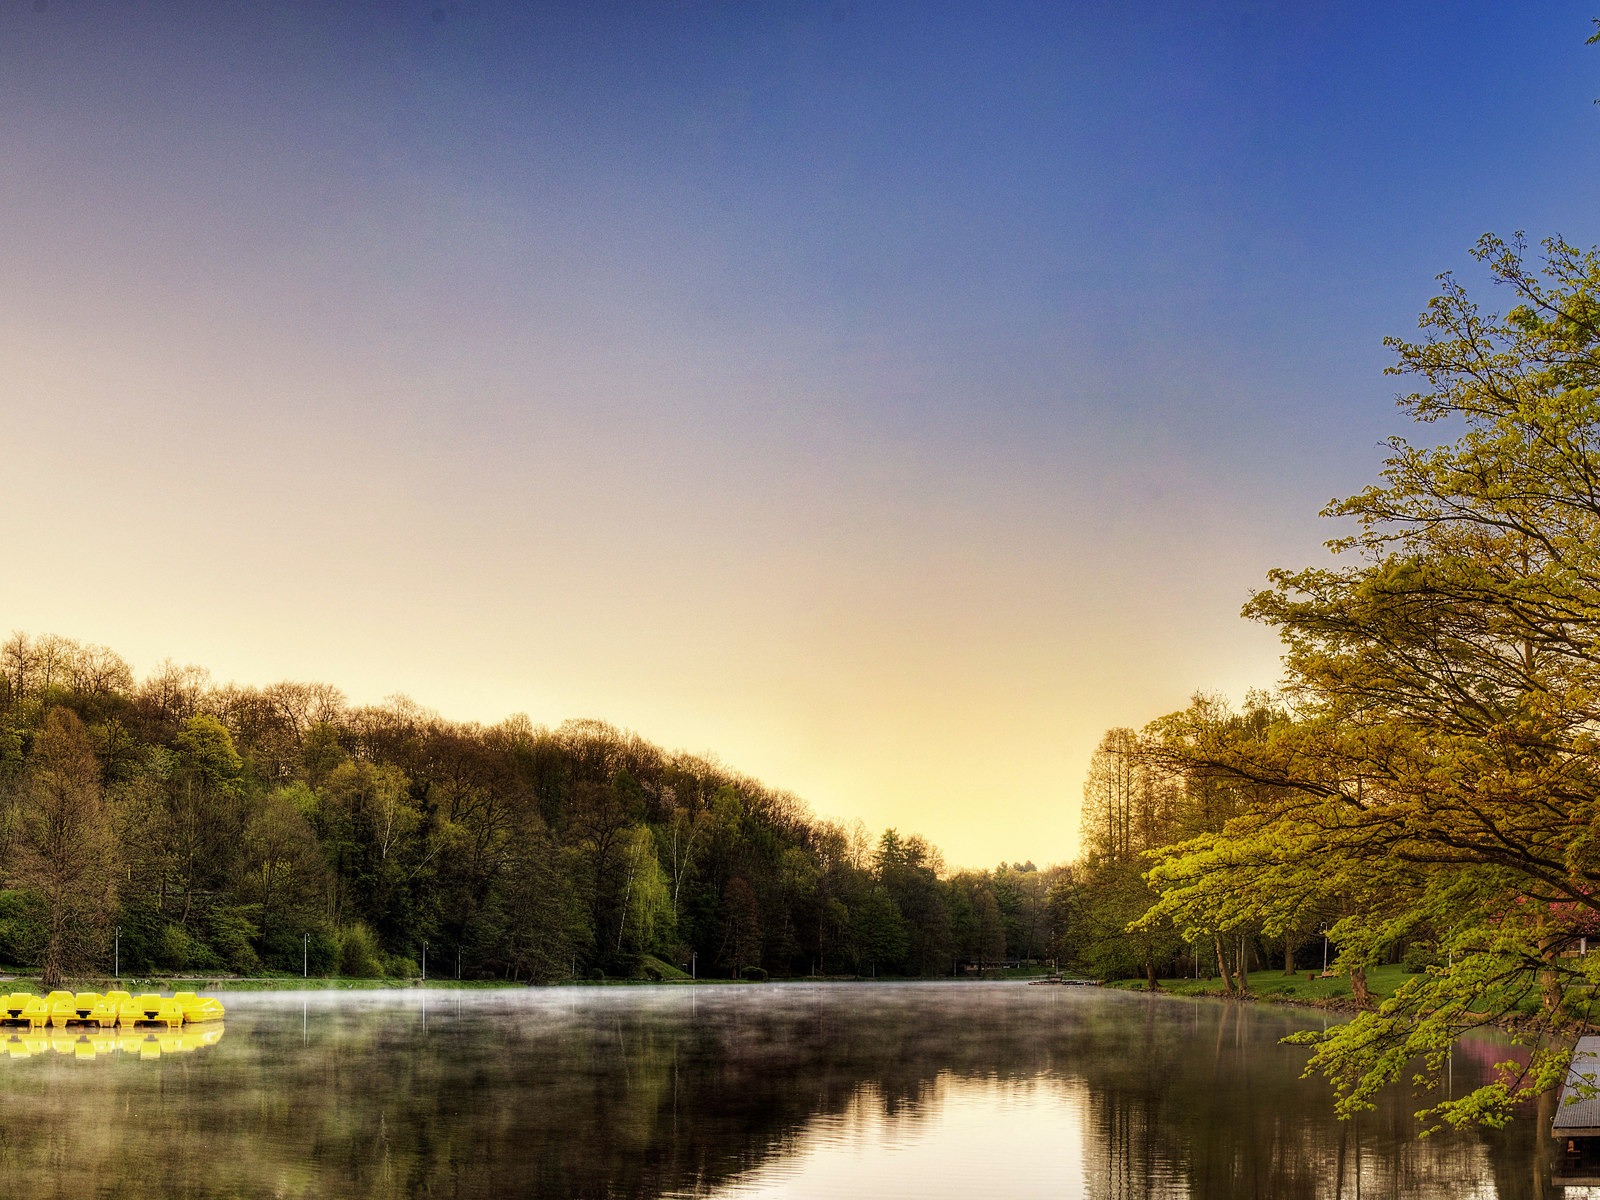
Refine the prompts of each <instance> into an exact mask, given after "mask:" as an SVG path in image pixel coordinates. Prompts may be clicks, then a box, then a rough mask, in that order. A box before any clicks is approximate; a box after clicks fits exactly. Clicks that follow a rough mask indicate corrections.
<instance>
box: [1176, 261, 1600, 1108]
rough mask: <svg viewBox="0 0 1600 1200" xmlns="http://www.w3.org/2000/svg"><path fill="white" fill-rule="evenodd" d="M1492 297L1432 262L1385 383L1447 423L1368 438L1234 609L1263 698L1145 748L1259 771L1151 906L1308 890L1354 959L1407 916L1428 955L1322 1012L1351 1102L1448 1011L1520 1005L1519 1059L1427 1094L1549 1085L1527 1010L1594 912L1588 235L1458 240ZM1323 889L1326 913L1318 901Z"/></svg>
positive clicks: (1598, 709) (1595, 696)
mask: <svg viewBox="0 0 1600 1200" xmlns="http://www.w3.org/2000/svg"><path fill="white" fill-rule="evenodd" d="M1474 256H1475V257H1476V259H1477V260H1478V261H1479V262H1480V263H1482V264H1484V265H1485V266H1486V267H1487V269H1488V271H1489V273H1490V275H1491V276H1492V278H1493V280H1494V282H1495V283H1496V285H1498V286H1499V287H1500V288H1503V289H1504V290H1505V291H1506V292H1507V293H1509V297H1510V299H1511V301H1512V303H1511V304H1510V305H1509V306H1507V308H1506V309H1505V311H1504V312H1503V313H1498V314H1496V313H1491V312H1487V311H1485V310H1483V309H1482V308H1480V307H1479V305H1478V304H1477V303H1476V302H1475V301H1473V300H1472V299H1471V298H1470V297H1469V295H1468V292H1467V290H1466V288H1465V287H1464V286H1462V285H1461V284H1460V283H1459V282H1458V281H1457V280H1455V279H1454V278H1452V277H1449V276H1445V277H1444V278H1443V283H1444V287H1443V291H1442V292H1441V294H1440V295H1439V296H1438V297H1437V298H1435V299H1434V300H1433V301H1432V303H1431V304H1430V305H1429V307H1428V309H1427V311H1426V312H1425V313H1424V314H1423V316H1422V318H1421V322H1420V327H1421V337H1420V338H1419V339H1418V340H1416V341H1410V340H1406V339H1399V338H1396V339H1391V341H1390V345H1391V346H1392V347H1393V348H1394V350H1395V351H1396V354H1397V356H1398V362H1397V363H1396V364H1395V366H1394V367H1393V368H1392V370H1393V371H1394V372H1395V373H1398V374H1402V375H1405V376H1408V377H1410V378H1412V379H1415V380H1417V381H1418V386H1417V390H1415V391H1414V392H1412V393H1410V394H1408V395H1406V396H1404V397H1403V398H1402V400H1401V405H1402V407H1403V408H1404V409H1405V410H1406V411H1407V412H1408V413H1409V414H1410V415H1411V416H1412V417H1413V418H1414V419H1415V420H1416V421H1417V422H1419V423H1421V424H1424V425H1431V426H1435V427H1437V428H1439V429H1441V430H1442V431H1444V432H1445V433H1446V435H1447V439H1446V440H1444V441H1443V442H1442V443H1440V444H1438V445H1432V446H1417V445H1413V444H1412V443H1411V442H1410V441H1407V440H1406V439H1403V438H1396V439H1394V440H1393V441H1392V442H1391V443H1390V454H1389V457H1388V460H1387V463H1386V466H1385V468H1384V471H1383V475H1382V479H1381V481H1380V482H1379V483H1376V484H1374V485H1373V486H1371V487H1369V488H1367V489H1366V490H1364V491H1362V492H1360V493H1358V494H1356V495H1354V496H1352V497H1350V498H1348V499H1346V500H1343V501H1338V502H1336V503H1334V504H1332V505H1331V506H1330V507H1329V508H1328V510H1327V515H1329V516H1332V517H1335V518H1340V519H1343V520H1346V521H1349V522H1351V523H1352V531H1351V532H1350V533H1349V534H1348V535H1346V536H1344V537H1342V538H1340V539H1338V540H1337V541H1335V542H1333V543H1331V546H1332V548H1333V549H1334V550H1335V551H1337V552H1338V557H1339V558H1340V559H1342V560H1343V562H1342V563H1341V564H1337V565H1334V566H1329V567H1317V568H1310V569H1306V570H1300V571H1277V572H1274V573H1273V574H1272V576H1271V584H1272V586H1271V587H1270V588H1268V589H1267V590H1265V591H1263V592H1261V593H1259V594H1257V595H1256V596H1255V597H1254V598H1253V599H1252V600H1251V602H1250V604H1249V605H1248V606H1247V608H1246V612H1247V613H1248V614H1249V615H1250V616H1252V617H1255V618H1256V619H1258V620H1262V621H1265V622H1267V623H1269V624H1271V625H1273V626H1275V627H1276V628H1277V629H1278V630H1279V632H1280V633H1281V635H1282V637H1283V640H1284V643H1285V646H1286V655H1285V665H1286V681H1285V687H1284V693H1283V697H1284V702H1285V704H1286V706H1287V712H1286V713H1285V715H1284V719H1283V720H1282V721H1280V722H1278V723H1277V724H1276V725H1275V726H1274V727H1272V728H1263V729H1257V730H1253V731H1241V735H1240V736H1235V737H1233V738H1232V739H1231V741H1230V740H1229V739H1221V740H1216V739H1213V740H1212V741H1211V742H1210V743H1209V744H1208V743H1207V741H1206V739H1205V738H1204V736H1202V734H1201V732H1199V731H1197V730H1196V728H1195V727H1194V726H1193V724H1192V723H1191V724H1190V725H1189V727H1187V728H1184V723H1183V722H1182V721H1177V722H1172V723H1169V724H1168V726H1167V728H1166V730H1165V737H1164V745H1165V748H1166V750H1167V751H1168V752H1169V753H1170V754H1171V755H1172V756H1173V757H1174V758H1175V759H1176V760H1178V761H1180V762H1183V763H1185V764H1187V766H1188V767H1189V768H1190V769H1191V770H1192V771H1196V772H1218V773H1222V774H1225V775H1227V776H1229V777H1230V778H1232V779H1235V780H1237V781H1242V782H1245V783H1248V784H1249V785H1251V787H1252V788H1253V789H1254V790H1253V791H1252V792H1251V794H1250V795H1249V797H1248V798H1247V803H1246V805H1245V807H1244V809H1243V810H1242V811H1241V812H1240V813H1239V815H1237V816H1236V817H1235V818H1234V819H1233V820H1231V821H1229V822H1228V823H1227V824H1225V826H1224V827H1223V828H1222V830H1221V831H1220V832H1219V833H1217V834H1212V835H1207V836H1203V837H1199V838H1195V839H1191V840H1189V841H1187V842H1184V843H1180V844H1179V845H1177V846H1176V847H1174V848H1173V849H1172V850H1171V851H1169V852H1168V853H1167V854H1166V855H1165V858H1164V861H1163V862H1162V863H1161V864H1160V865H1159V866H1158V867H1157V869H1156V871H1155V872H1154V875H1153V878H1154V880H1155V882H1156V884H1157V886H1158V887H1161V888H1163V889H1164V891H1165V898H1164V900H1163V905H1162V908H1163V911H1165V912H1166V913H1168V914H1169V915H1171V916H1173V917H1174V918H1175V919H1178V920H1180V921H1184V922H1189V923H1194V922H1197V921H1201V920H1205V921H1209V922H1211V923H1213V924H1215V923H1217V922H1223V921H1242V920H1244V919H1246V918H1247V917H1254V918H1256V919H1259V920H1261V921H1263V922H1269V923H1272V922H1275V923H1277V924H1278V925H1280V926H1282V927H1284V928H1287V927H1288V926H1289V925H1291V924H1293V923H1295V922H1303V920H1304V918H1305V916H1306V915H1307V914H1310V913H1316V912H1319V911H1323V912H1328V913H1329V915H1330V916H1332V917H1333V918H1334V919H1335V920H1336V922H1337V923H1336V924H1335V926H1334V936H1335V938H1336V940H1338V941H1339V942H1340V944H1341V946H1342V947H1343V950H1344V957H1345V959H1346V961H1347V963H1348V964H1349V965H1350V966H1352V967H1360V966H1361V965H1363V963H1364V962H1366V961H1370V960H1371V959H1372V958H1373V957H1375V956H1377V955H1379V954H1382V953H1384V952H1385V951H1388V950H1392V949H1393V948H1394V947H1395V946H1397V945H1398V944H1400V943H1402V942H1406V941H1411V942H1416V941H1422V942H1424V943H1427V944H1430V945H1432V946H1433V947H1435V948H1436V954H1437V958H1438V959H1439V960H1440V965H1438V966H1436V967H1434V968H1433V969H1431V970H1430V971H1429V972H1427V973H1426V974H1423V975H1419V976H1417V977H1416V978H1415V979H1414V980H1413V981H1411V982H1410V983H1408V984H1407V985H1406V986H1405V987H1403V988H1402V989H1401V990H1400V992H1399V993H1398V994H1397V995H1396V996H1394V997H1393V998H1392V999H1391V1000H1388V1001H1385V1002H1384V1003H1383V1004H1382V1005H1381V1006H1378V1007H1377V1008H1376V1009H1374V1010H1373V1011H1370V1012H1367V1013H1364V1014H1362V1015H1361V1016H1360V1017H1358V1018H1357V1019H1356V1020H1355V1021H1353V1022H1351V1023H1349V1024H1348V1025H1345V1026H1342V1027H1340V1028H1337V1029H1335V1030H1333V1031H1330V1033H1329V1034H1328V1035H1327V1036H1326V1037H1325V1038H1319V1039H1317V1040H1318V1042H1319V1046H1318V1049H1317V1052H1316V1054H1315V1056H1314V1058H1313V1060H1312V1061H1313V1065H1314V1067H1315V1068H1317V1069H1319V1070H1321V1071H1323V1072H1324V1073H1325V1074H1327V1075H1328V1076H1329V1077H1330V1078H1331V1079H1332V1080H1333V1081H1334V1082H1335V1084H1336V1085H1337V1087H1338V1088H1339V1090H1340V1092H1341V1102H1342V1104H1343V1107H1344V1109H1345V1110H1346V1111H1351V1110H1354V1109H1356V1108H1359V1107H1361V1106H1362V1105H1364V1104H1366V1103H1367V1102H1368V1101H1369V1100H1370V1098H1371V1096H1372V1095H1373V1093H1374V1091H1375V1090H1376V1089H1377V1088H1378V1087H1380V1086H1382V1085H1383V1084H1384V1083H1386V1082H1388V1081H1390V1080H1392V1079H1395V1078H1397V1077H1399V1076H1401V1075H1402V1074H1403V1073H1405V1072H1406V1071H1407V1070H1408V1064H1410V1063H1413V1062H1416V1061H1418V1058H1419V1056H1420V1060H1421V1062H1422V1064H1423V1074H1424V1075H1426V1074H1428V1072H1429V1071H1431V1070H1436V1069H1437V1068H1438V1067H1439V1066H1440V1065H1441V1064H1442V1063H1443V1061H1444V1053H1445V1051H1446V1049H1447V1048H1448V1046H1449V1045H1450V1043H1451V1041H1452V1040H1453V1039H1454V1038H1455V1037H1456V1036H1458V1035H1459V1034H1460V1033H1461V1032H1463V1031H1464V1030H1466V1029H1468V1028H1471V1027H1473V1026H1476V1025H1480V1024H1483V1023H1484V1022H1486V1021H1492V1020H1495V1019H1497V1018H1499V1017H1501V1016H1504V1015H1507V1014H1511V1013H1515V1012H1518V1011H1521V1010H1522V1009H1525V1008H1529V1007H1532V1008H1534V1009H1536V1010H1537V1011H1538V1013H1539V1014H1540V1018H1541V1023H1540V1024H1539V1025H1538V1026H1537V1027H1536V1028H1535V1029H1533V1030H1532V1031H1531V1032H1529V1033H1528V1035H1527V1036H1529V1037H1531V1038H1532V1039H1533V1040H1535V1041H1538V1042H1539V1043H1540V1048H1539V1050H1538V1052H1536V1053H1535V1055H1534V1058H1533V1062H1532V1065H1531V1066H1530V1067H1529V1068H1527V1069H1526V1070H1522V1071H1519V1072H1518V1073H1516V1074H1515V1075H1512V1076H1508V1077H1507V1078H1505V1079H1503V1080H1500V1081H1498V1082H1496V1083H1494V1084H1492V1085H1490V1086H1488V1087H1485V1088H1482V1089H1479V1090H1478V1091H1476V1092H1474V1093H1473V1094H1471V1095H1470V1096H1468V1097H1465V1098H1461V1099H1457V1100H1454V1101H1447V1102H1445V1103H1443V1104H1440V1105H1437V1106H1436V1108H1435V1111H1436V1113H1437V1114H1438V1115H1439V1116H1440V1117H1442V1118H1443V1119H1447V1120H1451V1121H1470V1120H1483V1121H1490V1122H1497V1121H1501V1120H1503V1119H1504V1118H1505V1116H1506V1115H1507V1113H1508V1111H1509V1106H1510V1104H1511V1103H1512V1102H1513V1101H1514V1100H1515V1099H1516V1098H1517V1097H1518V1096H1520V1095H1523V1094H1525V1093H1527V1092H1530V1091H1537V1090H1540V1089H1544V1088H1547V1087H1549V1086H1551V1085H1552V1084H1553V1083H1554V1082H1555V1081H1556V1080H1557V1079H1558V1078H1559V1072H1560V1069H1561V1066H1562V1062H1563V1059H1564V1055H1563V1053H1562V1051H1561V1049H1560V1047H1559V1044H1553V1043H1551V1042H1550V1041H1548V1040H1547V1038H1546V1035H1547V1034H1548V1033H1549V1032H1550V1031H1551V1030H1552V1029H1554V1028H1555V1027H1556V1026H1557V1025H1558V1024H1559V1023H1560V1022H1561V1021H1562V1020H1563V1019H1564V1017H1565V1012H1566V1003H1567V1000H1568V997H1569V995H1570V994H1571V990H1570V989H1571V988H1572V987H1573V986H1576V985H1582V986H1584V987H1587V986H1588V985H1589V984H1591V983H1592V982H1593V980H1592V979H1591V978H1590V976H1591V975H1592V974H1593V972H1591V971H1590V970H1589V969H1588V966H1589V963H1590V961H1591V960H1590V959H1587V958H1573V957H1566V956H1565V952H1566V951H1567V950H1569V949H1570V948H1572V947H1575V946H1576V945H1577V943H1578V941H1579V939H1580V938H1581V937H1583V936H1584V935H1585V933H1586V932H1587V930H1588V928H1589V922H1590V921H1591V920H1592V919H1593V915H1594V914H1595V913H1600V760H1597V750H1600V740H1597V738H1600V256H1597V255H1596V253H1595V252H1593V251H1589V252H1581V251H1579V250H1576V249H1574V248H1573V247H1571V246H1569V245H1567V244H1566V243H1564V242H1562V241H1560V240H1551V241H1549V242H1546V243H1545V245H1544V252H1543V254H1542V255H1541V256H1540V258H1539V260H1538V261H1537V262H1535V263H1532V264H1530V262H1529V261H1528V255H1527V252H1526V248H1525V246H1524V245H1523V244H1522V242H1521V241H1520V239H1518V240H1513V241H1511V242H1505V241H1501V240H1499V239H1496V238H1493V237H1486V238H1484V239H1483V240H1482V241H1481V242H1480V243H1479V245H1478V247H1477V248H1476V250H1475V252H1474ZM1330 909H1331V910H1332V911H1330Z"/></svg>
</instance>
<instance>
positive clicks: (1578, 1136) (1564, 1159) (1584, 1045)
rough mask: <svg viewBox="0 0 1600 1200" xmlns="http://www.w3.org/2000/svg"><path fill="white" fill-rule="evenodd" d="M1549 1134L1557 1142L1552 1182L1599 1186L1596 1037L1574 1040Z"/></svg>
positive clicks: (1599, 1055) (1599, 1044) (1599, 1045)
mask: <svg viewBox="0 0 1600 1200" xmlns="http://www.w3.org/2000/svg"><path fill="white" fill-rule="evenodd" d="M1550 1136H1551V1137H1553V1138H1555V1139H1556V1142H1557V1148H1556V1162H1555V1174H1554V1178H1553V1180H1552V1182H1555V1183H1561V1184H1576V1185H1584V1184H1587V1185H1590V1186H1600V1037H1583V1038H1579V1039H1578V1045H1577V1047H1576V1048H1575V1049H1574V1050H1573V1052H1572V1065H1571V1066H1569V1067H1568V1068H1567V1079H1566V1082H1565V1083H1563V1084H1562V1085H1561V1099H1560V1100H1558V1101H1557V1102H1556V1115H1555V1119H1554V1120H1552V1121H1551V1122H1550Z"/></svg>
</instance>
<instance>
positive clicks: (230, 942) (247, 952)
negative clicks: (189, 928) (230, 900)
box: [207, 908, 261, 975]
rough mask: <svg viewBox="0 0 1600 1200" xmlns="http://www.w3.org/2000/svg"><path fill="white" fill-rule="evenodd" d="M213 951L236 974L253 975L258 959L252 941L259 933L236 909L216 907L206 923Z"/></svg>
mask: <svg viewBox="0 0 1600 1200" xmlns="http://www.w3.org/2000/svg"><path fill="white" fill-rule="evenodd" d="M207 924H208V925H209V926H210V929H209V930H208V931H207V932H208V933H209V935H210V937H209V939H208V940H209V941H210V943H211V946H212V949H213V950H215V952H216V953H217V955H218V956H219V957H221V959H222V961H223V962H224V963H226V964H227V966H228V969H229V970H231V971H233V972H234V973H235V974H237V975H255V974H257V973H259V972H260V970H261V959H260V957H259V956H258V955H257V954H256V950H255V947H254V946H253V945H251V942H252V941H254V940H255V938H256V937H257V936H259V934H260V930H259V929H257V928H256V926H255V923H254V922H253V921H251V920H250V918H249V917H248V916H247V915H246V914H245V912H244V910H242V909H238V908H217V909H214V910H213V911H212V913H211V917H210V920H209V921H208V922H207Z"/></svg>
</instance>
